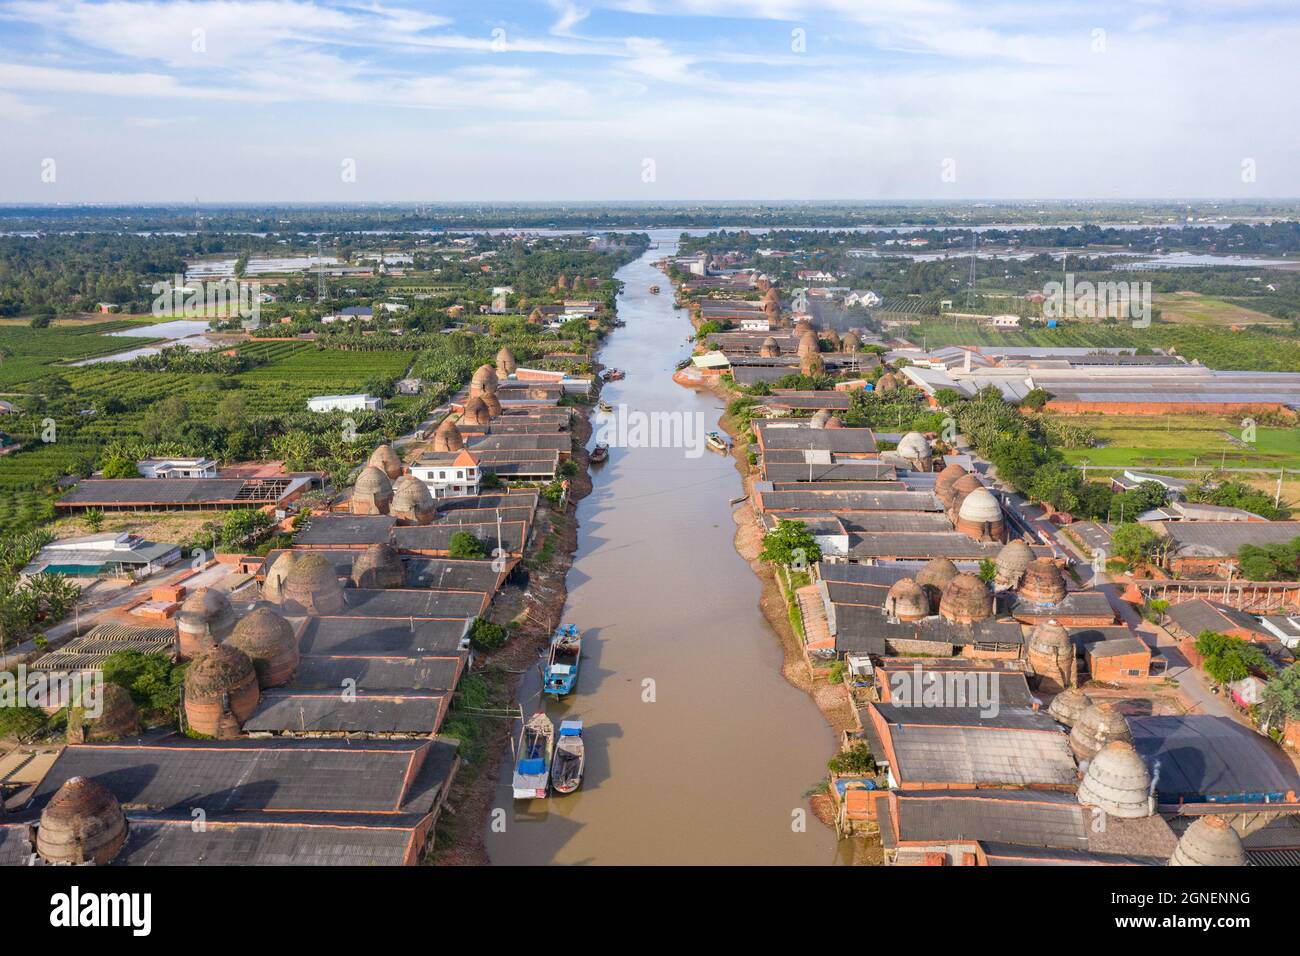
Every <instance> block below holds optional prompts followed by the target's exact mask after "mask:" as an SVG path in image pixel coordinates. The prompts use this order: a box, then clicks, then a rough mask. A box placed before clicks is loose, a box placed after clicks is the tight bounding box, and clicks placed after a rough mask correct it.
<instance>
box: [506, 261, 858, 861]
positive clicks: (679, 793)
mask: <svg viewBox="0 0 1300 956" xmlns="http://www.w3.org/2000/svg"><path fill="white" fill-rule="evenodd" d="M673 248H674V243H673V242H672V241H671V240H668V241H666V242H665V241H660V242H659V245H658V248H652V249H650V250H649V251H648V252H647V253H646V255H645V256H643V257H642V258H641V259H638V260H637V261H635V262H633V263H630V264H629V265H627V266H625V267H624V268H623V269H622V270H621V271H620V272H619V273H618V277H619V278H620V279H623V280H624V281H625V289H624V293H623V295H622V296H621V297H620V299H619V310H618V314H619V317H620V318H621V319H623V320H624V321H625V322H626V323H627V324H626V326H625V327H623V328H619V329H616V330H615V331H614V333H613V334H612V336H611V337H610V338H609V339H608V340H607V342H606V345H605V347H604V349H603V350H602V353H601V361H603V362H604V363H605V365H607V366H610V367H614V368H621V369H625V370H626V371H627V378H626V379H624V380H623V381H620V382H612V383H610V384H609V385H607V386H606V387H605V389H604V392H603V396H602V397H603V398H604V400H605V401H607V402H609V403H610V404H611V405H613V406H614V407H615V409H618V407H619V406H620V405H626V406H627V407H628V408H629V409H631V410H638V411H644V412H655V411H658V412H685V413H690V414H692V415H693V414H694V413H697V412H698V413H700V414H701V415H702V416H703V421H704V430H706V431H708V430H713V429H715V428H716V427H717V420H718V416H719V415H720V414H721V411H722V408H721V403H720V402H719V400H718V399H717V398H715V397H714V396H712V395H708V394H705V393H699V394H697V393H695V392H693V391H691V390H689V389H686V388H682V387H681V386H679V385H676V384H675V383H673V381H672V380H671V375H672V372H673V367H674V365H675V363H676V362H677V361H678V360H680V359H682V358H684V357H685V356H686V355H688V354H689V351H690V346H689V345H688V344H687V341H686V339H687V336H688V335H689V334H690V332H691V326H690V322H689V320H688V318H687V315H686V313H685V312H684V311H682V310H678V309H675V308H674V307H673V298H672V289H671V286H670V284H669V282H668V280H667V278H666V277H665V276H664V274H663V273H662V272H660V271H658V270H657V269H655V268H654V267H653V266H652V265H651V263H652V262H653V261H654V260H657V259H659V258H662V257H664V256H666V255H670V254H672V252H673ZM653 284H658V285H659V286H660V287H661V288H662V289H663V291H662V293H661V294H659V295H653V294H651V293H650V292H649V286H651V285H653ZM693 420H694V419H692V421H693ZM593 425H596V426H597V431H598V432H599V424H598V421H597V420H593ZM688 454H693V453H688V452H687V451H685V450H683V449H682V448H653V447H651V448H647V447H637V448H628V447H613V448H611V451H610V457H609V460H608V461H607V462H605V463H604V464H598V465H595V466H593V472H594V475H593V477H594V489H593V491H592V493H591V494H590V495H589V496H588V497H587V498H585V499H584V500H583V501H581V502H580V503H579V505H578V517H579V521H580V522H581V524H580V532H579V541H578V552H577V554H576V556H575V560H574V564H573V567H572V569H571V570H570V571H569V575H568V590H569V597H568V604H567V605H566V608H565V613H564V622H565V623H571V624H576V625H577V626H578V627H579V628H580V629H581V631H582V633H583V654H582V662H581V670H580V674H579V678H578V684H577V690H576V692H575V693H574V694H573V695H571V696H570V697H568V698H566V699H565V700H564V701H562V702H558V703H557V702H556V701H555V700H554V699H548V700H547V702H546V704H545V709H546V711H547V713H548V714H549V716H550V718H551V720H552V721H553V722H554V723H555V725H556V727H557V729H558V727H559V722H560V720H562V719H565V718H573V717H579V718H581V719H582V720H583V721H584V722H585V729H584V738H585V740H586V746H587V766H586V775H585V778H584V781H583V785H582V788H581V789H580V790H579V791H578V792H577V793H576V794H573V795H570V796H556V795H554V794H552V796H550V797H549V798H548V799H546V800H532V801H514V800H513V799H512V794H511V787H510V783H511V772H512V762H513V761H512V758H511V755H510V754H509V753H507V755H506V758H505V760H504V761H503V765H502V768H501V775H500V786H499V787H498V790H497V794H496V799H495V801H494V806H495V807H496V808H498V809H497V811H494V812H493V813H492V814H490V816H489V821H488V825H487V829H486V832H485V837H484V839H485V841H486V844H487V850H488V853H489V854H490V856H491V859H492V861H493V863H497V864H516V865H521V864H544V863H561V864H613V865H620V864H671V863H683V864H798V865H808V864H830V863H836V862H844V854H842V853H840V852H839V851H838V849H837V842H836V839H835V835H834V833H833V832H832V831H830V830H829V829H827V828H826V827H825V826H823V825H822V824H821V823H819V822H818V821H817V820H816V819H815V818H813V816H812V815H811V813H810V812H809V811H808V809H807V807H808V801H807V799H806V794H807V793H808V791H809V790H811V789H812V788H813V787H815V786H816V785H817V784H818V783H819V782H821V781H822V780H823V779H824V776H825V772H826V761H827V759H828V758H829V757H830V756H831V755H832V754H833V753H834V750H835V740H834V735H833V733H832V731H831V729H830V727H829V726H828V725H827V724H826V722H825V721H824V720H823V718H822V716H821V714H820V713H819V712H818V710H817V708H816V706H815V705H814V704H813V702H812V701H811V700H810V699H809V698H808V697H807V696H806V695H805V694H804V693H802V692H801V691H799V690H797V689H796V688H794V687H792V686H790V685H789V684H788V683H786V681H785V680H784V679H783V678H782V677H781V662H782V653H781V646H780V642H779V639H778V638H777V636H776V635H775V634H774V633H773V632H772V630H771V629H770V628H769V627H768V625H767V623H766V621H765V620H764V619H763V616H762V614H761V613H760V612H759V610H758V598H759V584H758V580H757V578H755V576H754V575H753V573H752V572H751V571H750V569H749V566H748V565H747V564H746V563H745V562H744V561H743V560H742V559H741V558H740V556H739V555H738V554H737V553H736V551H735V549H734V547H733V545H732V538H733V535H734V531H735V525H734V524H733V521H732V516H731V512H732V506H730V505H728V503H727V502H728V500H729V499H731V498H734V497H736V496H737V495H740V494H741V493H742V489H741V482H740V477H739V475H738V474H737V472H736V469H735V466H734V465H733V463H732V461H731V459H730V458H728V457H724V456H722V455H719V454H716V453H714V452H711V451H705V452H704V453H703V454H702V455H700V456H698V457H688ZM647 682H649V683H647ZM539 690H540V677H539V675H538V673H535V672H530V673H529V674H527V675H526V676H525V677H524V678H523V683H522V686H521V690H520V699H521V701H522V705H523V709H524V713H525V715H528V714H531V713H533V712H534V711H536V710H537V709H538V708H539ZM647 698H652V699H647ZM515 734H516V737H517V735H518V727H517V726H516V730H515ZM494 822H495V826H494V825H493V824H494Z"/></svg>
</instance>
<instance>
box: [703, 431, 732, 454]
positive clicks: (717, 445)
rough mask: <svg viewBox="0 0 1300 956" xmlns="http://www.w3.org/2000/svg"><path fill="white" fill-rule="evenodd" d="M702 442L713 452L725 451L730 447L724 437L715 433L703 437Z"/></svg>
mask: <svg viewBox="0 0 1300 956" xmlns="http://www.w3.org/2000/svg"><path fill="white" fill-rule="evenodd" d="M704 441H705V444H707V445H708V446H709V447H710V448H712V449H713V450H714V451H726V450H727V449H728V448H730V447H731V445H729V444H728V443H727V439H726V436H724V435H720V434H719V433H717V432H709V433H708V434H707V435H705V436H704Z"/></svg>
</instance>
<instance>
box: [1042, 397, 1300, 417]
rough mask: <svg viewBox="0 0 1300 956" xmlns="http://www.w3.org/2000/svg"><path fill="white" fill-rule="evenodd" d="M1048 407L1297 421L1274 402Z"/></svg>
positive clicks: (1055, 403)
mask: <svg viewBox="0 0 1300 956" xmlns="http://www.w3.org/2000/svg"><path fill="white" fill-rule="evenodd" d="M1045 407H1046V408H1048V409H1049V410H1051V411H1053V412H1059V413H1060V414H1062V415H1082V414H1085V413H1089V412H1092V413H1098V412H1099V413H1101V414H1103V415H1150V414H1151V413H1152V412H1153V411H1154V412H1162V413H1164V414H1166V415H1241V414H1245V415H1266V414H1269V413H1270V412H1281V413H1282V414H1284V415H1288V416H1290V417H1292V418H1294V417H1295V413H1294V412H1292V411H1291V410H1290V409H1289V408H1287V407H1286V406H1284V405H1281V404H1276V403H1271V402H1263V403H1258V404H1238V403H1235V402H1214V403H1210V404H1202V403H1200V402H1189V403H1178V402H1168V403H1163V402H1059V401H1055V400H1053V401H1050V402H1048V403H1047V405H1046V406H1045Z"/></svg>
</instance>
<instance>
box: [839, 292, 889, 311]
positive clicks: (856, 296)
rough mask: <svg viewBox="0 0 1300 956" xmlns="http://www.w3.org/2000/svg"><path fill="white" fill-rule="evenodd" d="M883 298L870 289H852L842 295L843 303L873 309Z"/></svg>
mask: <svg viewBox="0 0 1300 956" xmlns="http://www.w3.org/2000/svg"><path fill="white" fill-rule="evenodd" d="M884 301H885V300H884V299H882V298H881V297H880V296H879V295H877V294H876V293H875V292H873V291H871V290H870V289H854V290H853V291H852V292H850V293H849V294H848V295H846V296H845V297H844V304H845V305H846V306H847V305H860V306H862V307H863V308H864V309H874V308H876V307H877V306H878V305H880V304H881V303H882V302H884Z"/></svg>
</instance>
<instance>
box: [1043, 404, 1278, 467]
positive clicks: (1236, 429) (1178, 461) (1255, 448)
mask: <svg viewBox="0 0 1300 956" xmlns="http://www.w3.org/2000/svg"><path fill="white" fill-rule="evenodd" d="M1068 421H1069V422H1070V423H1071V424H1077V425H1082V426H1084V427H1086V428H1088V429H1090V430H1091V431H1092V432H1093V434H1094V435H1096V436H1097V439H1098V441H1099V442H1101V446H1100V447H1097V448H1077V449H1068V450H1065V451H1064V454H1065V456H1066V458H1068V459H1069V460H1070V461H1071V462H1073V463H1075V464H1082V463H1083V462H1084V461H1085V460H1086V461H1087V462H1088V465H1089V467H1131V468H1157V467H1160V466H1161V465H1165V466H1170V465H1177V466H1186V467H1196V468H1204V469H1206V470H1207V471H1208V470H1210V469H1212V468H1219V467H1226V468H1272V469H1277V468H1288V469H1295V470H1298V471H1300V429H1296V428H1269V427H1264V426H1259V427H1257V428H1256V434H1255V438H1256V441H1255V443H1254V444H1253V445H1250V446H1247V447H1244V448H1243V447H1242V446H1241V445H1238V444H1236V443H1235V442H1233V441H1232V440H1230V439H1229V437H1228V435H1232V436H1233V437H1236V438H1238V439H1240V438H1241V435H1242V430H1241V421H1240V420H1239V419H1235V418H1228V417H1216V416H1208V417H1207V416H1204V415H1152V416H1136V417H1128V416H1124V417H1121V416H1118V415H1071V416H1069V418H1068Z"/></svg>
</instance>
